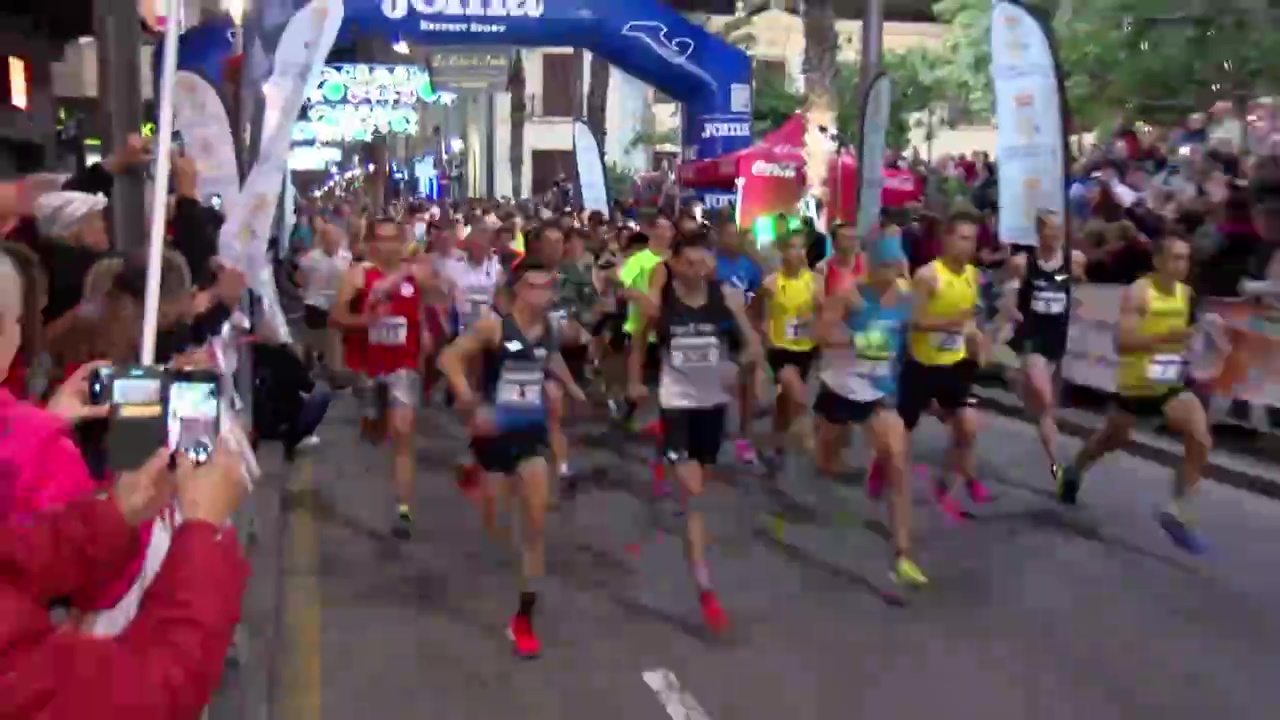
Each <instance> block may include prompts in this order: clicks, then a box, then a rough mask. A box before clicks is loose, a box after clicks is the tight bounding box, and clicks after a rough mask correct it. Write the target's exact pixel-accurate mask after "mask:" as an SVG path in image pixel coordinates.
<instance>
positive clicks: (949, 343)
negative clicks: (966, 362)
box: [933, 332, 964, 352]
mask: <svg viewBox="0 0 1280 720" xmlns="http://www.w3.org/2000/svg"><path fill="white" fill-rule="evenodd" d="M933 347H934V349H935V350H939V351H941V352H955V351H956V350H959V349H960V348H962V347H964V336H963V335H961V334H960V333H954V332H936V333H933Z"/></svg>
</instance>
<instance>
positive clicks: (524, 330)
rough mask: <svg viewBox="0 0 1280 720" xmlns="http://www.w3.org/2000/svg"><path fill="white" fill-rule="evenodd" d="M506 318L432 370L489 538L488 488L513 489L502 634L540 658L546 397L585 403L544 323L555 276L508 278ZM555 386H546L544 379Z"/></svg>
mask: <svg viewBox="0 0 1280 720" xmlns="http://www.w3.org/2000/svg"><path fill="white" fill-rule="evenodd" d="M512 278H513V280H514V282H513V283H512V291H513V299H512V302H511V307H510V310H509V311H508V312H502V313H500V314H491V315H487V316H485V317H483V318H481V319H480V320H478V321H476V322H475V323H474V324H472V325H471V326H469V327H468V328H467V330H466V332H464V333H463V334H462V335H460V336H459V337H458V338H457V339H456V340H454V341H453V342H452V343H450V344H449V346H448V347H447V348H445V349H444V351H443V352H442V353H441V354H440V370H441V372H443V373H444V375H445V377H446V378H447V379H448V381H449V387H450V389H451V390H452V391H453V394H454V397H455V398H457V403H456V404H457V406H458V407H459V409H460V410H462V411H463V412H465V413H468V414H469V415H470V418H469V420H470V426H471V436H472V438H474V439H473V440H472V442H471V448H472V450H473V451H474V453H475V457H476V462H477V463H478V464H479V465H480V467H481V468H482V469H483V470H484V472H485V473H486V478H485V482H484V484H483V491H482V492H483V495H482V501H483V502H482V508H483V510H482V512H483V520H484V523H485V526H486V527H487V528H488V529H490V530H491V531H494V532H497V522H496V520H497V518H496V517H495V515H496V507H495V503H494V500H495V497H494V492H493V490H494V486H495V485H496V484H497V483H499V482H502V481H504V480H507V481H510V482H512V483H513V484H514V488H513V490H514V494H515V495H516V496H517V497H519V498H520V502H521V505H522V510H523V512H524V515H523V517H522V520H524V519H527V520H526V521H524V522H521V523H520V530H521V537H520V571H521V572H520V577H521V588H520V601H519V605H518V607H517V610H516V614H515V616H514V617H513V618H512V619H511V623H510V625H509V626H508V628H507V634H508V636H509V637H510V638H511V640H512V643H513V646H514V650H515V652H516V654H517V655H519V656H521V657H536V656H537V655H538V653H539V652H540V646H539V644H538V639H537V636H535V635H534V634H533V606H534V603H535V601H536V600H537V586H538V585H539V584H540V583H541V580H542V576H543V574H544V571H545V568H544V565H545V560H544V555H545V541H544V538H543V525H544V519H545V517H546V513H547V505H548V502H549V500H550V495H551V473H550V471H549V470H548V468H547V461H546V459H545V458H544V457H543V456H542V451H543V449H544V448H545V447H546V444H547V407H548V399H549V398H548V394H549V393H551V392H555V390H553V388H557V387H558V388H563V391H564V392H567V393H568V394H569V395H570V396H572V397H573V398H574V399H576V400H578V401H581V402H585V401H586V396H585V395H584V394H583V392H582V389H581V388H579V387H578V385H577V383H575V382H574V380H573V376H572V375H570V374H569V371H568V370H567V369H566V368H565V366H564V359H563V358H561V357H560V352H559V349H558V347H557V343H556V332H555V329H554V327H553V326H552V324H551V323H550V322H549V321H548V319H547V309H548V307H549V306H550V304H551V300H552V298H553V295H554V284H555V276H554V271H553V270H552V269H551V268H547V267H545V266H544V265H542V264H541V263H540V262H538V261H537V260H533V259H530V260H526V261H525V262H524V263H522V264H521V265H520V267H519V268H518V269H517V270H516V271H515V272H514V273H513V274H512ZM477 361H478V362H480V363H481V373H480V377H481V380H480V388H478V389H475V388H472V386H471V383H470V382H469V380H468V375H469V373H468V371H467V369H468V368H469V367H472V366H473V365H474V363H476V362H477ZM548 374H549V375H550V376H551V377H554V378H555V379H556V380H557V381H558V383H555V384H553V383H548V382H546V380H547V375H548Z"/></svg>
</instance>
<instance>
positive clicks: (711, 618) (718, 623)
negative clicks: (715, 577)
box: [698, 590, 729, 634]
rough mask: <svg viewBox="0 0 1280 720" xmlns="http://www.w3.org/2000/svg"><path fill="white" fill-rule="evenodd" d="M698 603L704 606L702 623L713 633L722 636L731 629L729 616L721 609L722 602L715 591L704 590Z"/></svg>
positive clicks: (699, 596)
mask: <svg viewBox="0 0 1280 720" xmlns="http://www.w3.org/2000/svg"><path fill="white" fill-rule="evenodd" d="M698 602H699V603H701V604H702V621H703V622H704V623H706V624H707V628H708V629H709V630H711V632H713V633H716V634H720V633H722V632H724V631H725V629H727V628H728V627H729V616H728V615H725V614H724V608H722V607H720V600H719V599H718V598H717V597H716V593H715V591H714V590H703V591H702V592H700V593H699V594H698Z"/></svg>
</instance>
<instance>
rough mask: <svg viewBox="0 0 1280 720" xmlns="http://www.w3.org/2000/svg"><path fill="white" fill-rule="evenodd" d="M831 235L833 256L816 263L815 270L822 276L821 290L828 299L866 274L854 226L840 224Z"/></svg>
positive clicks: (859, 242) (860, 244)
mask: <svg viewBox="0 0 1280 720" xmlns="http://www.w3.org/2000/svg"><path fill="white" fill-rule="evenodd" d="M832 233H833V236H832V238H833V239H832V246H833V248H834V254H832V255H831V256H830V257H828V258H826V259H825V260H823V261H822V262H820V263H818V267H817V268H816V269H817V271H818V273H819V274H820V275H822V278H823V289H824V291H825V294H826V295H827V296H828V297H830V296H833V295H840V294H841V293H842V292H843V291H844V290H845V289H847V288H848V287H849V286H850V285H851V284H853V283H854V282H856V281H857V280H858V279H860V278H861V277H862V276H863V275H864V274H865V273H866V268H865V267H864V265H865V263H864V262H863V259H862V243H861V241H860V240H859V239H858V235H857V230H855V229H854V226H853V225H847V224H843V223H841V224H839V225H836V226H835V228H834V229H833V230H832Z"/></svg>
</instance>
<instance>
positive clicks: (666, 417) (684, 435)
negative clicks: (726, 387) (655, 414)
mask: <svg viewBox="0 0 1280 720" xmlns="http://www.w3.org/2000/svg"><path fill="white" fill-rule="evenodd" d="M728 414H729V412H728V406H726V405H717V406H715V407H709V408H686V409H679V410H675V409H667V408H663V409H662V412H661V418H662V454H663V456H664V457H665V458H666V461H667V462H669V463H672V464H678V463H682V462H696V463H698V464H700V465H715V463H716V458H717V456H719V455H720V445H721V444H722V443H723V442H724V426H725V418H726V416H727V415H728Z"/></svg>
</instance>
